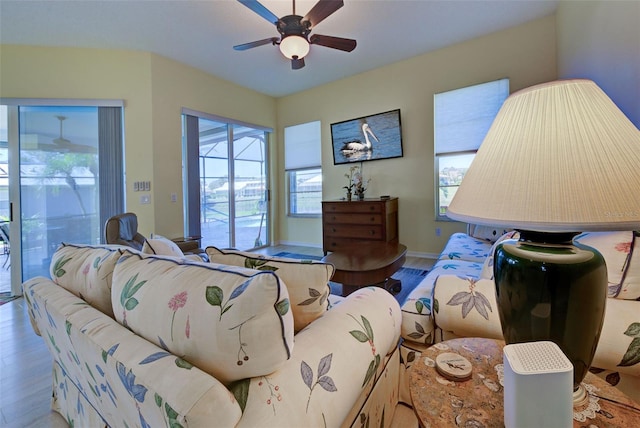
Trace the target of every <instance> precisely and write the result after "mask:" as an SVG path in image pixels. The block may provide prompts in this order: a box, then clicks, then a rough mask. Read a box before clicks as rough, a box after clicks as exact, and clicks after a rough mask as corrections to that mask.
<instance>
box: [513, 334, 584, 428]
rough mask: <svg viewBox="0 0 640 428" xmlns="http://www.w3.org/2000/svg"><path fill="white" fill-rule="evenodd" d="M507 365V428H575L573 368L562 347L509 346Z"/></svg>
mask: <svg viewBox="0 0 640 428" xmlns="http://www.w3.org/2000/svg"><path fill="white" fill-rule="evenodd" d="M503 361H504V363H503V364H504V365H503V374H504V378H503V386H504V425H505V427H506V428H516V427H518V428H538V427H565V428H570V427H571V426H572V425H573V423H572V422H573V400H572V399H571V391H572V385H573V366H572V364H571V361H569V359H568V358H567V357H566V356H565V355H564V354H563V353H562V351H561V350H560V348H559V347H558V345H556V344H555V343H553V342H550V341H548V340H547V341H541V342H528V343H514V344H511V345H506V346H505V347H504V348H503ZM585 398H586V396H585ZM540 409H544V411H543V412H541V411H540Z"/></svg>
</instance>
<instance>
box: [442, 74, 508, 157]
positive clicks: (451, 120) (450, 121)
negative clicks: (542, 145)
mask: <svg viewBox="0 0 640 428" xmlns="http://www.w3.org/2000/svg"><path fill="white" fill-rule="evenodd" d="M508 96H509V79H500V80H496V81H493V82H488V83H482V84H479V85H474V86H468V87H465V88H460V89H455V90H453V91H448V92H442V93H440V94H436V95H435V96H434V116H435V117H434V133H435V135H434V140H435V154H436V155H441V154H444V153H454V152H465V151H475V150H478V147H480V144H481V143H482V141H483V140H484V137H485V136H486V135H487V132H488V131H489V128H490V127H491V124H492V123H493V119H494V118H495V117H496V115H497V114H498V111H499V110H500V107H501V106H502V103H503V102H504V100H505V99H506V98H507V97H508Z"/></svg>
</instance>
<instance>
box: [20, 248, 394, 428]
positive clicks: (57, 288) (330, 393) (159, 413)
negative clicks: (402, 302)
mask: <svg viewBox="0 0 640 428" xmlns="http://www.w3.org/2000/svg"><path fill="white" fill-rule="evenodd" d="M272 262H273V263H280V264H281V265H282V264H286V263H294V261H287V260H282V259H281V260H273V261H272ZM270 263H271V262H270ZM292 266H293V265H292ZM292 266H290V269H300V270H301V271H303V272H307V274H306V275H303V276H304V277H305V278H306V279H307V282H304V281H303V283H302V284H293V283H291V284H288V283H286V282H285V281H284V280H283V279H282V278H281V277H280V276H278V275H277V271H276V272H274V271H273V270H259V269H249V268H245V267H241V266H232V265H230V264H217V263H206V262H196V261H192V260H188V259H184V258H179V257H170V256H161V255H149V254H144V253H141V252H137V251H135V250H131V249H126V248H125V247H118V246H96V247H92V246H79V245H72V244H67V245H65V244H63V245H62V246H61V247H60V248H59V249H58V250H57V251H56V252H55V254H54V256H53V258H52V261H51V266H50V275H51V278H45V277H37V278H33V279H30V280H28V281H26V282H25V283H24V284H23V289H24V296H25V299H26V301H27V303H28V306H29V313H30V316H31V321H32V325H33V328H34V329H35V331H36V332H37V333H38V334H40V335H41V336H42V337H43V339H44V341H45V343H46V345H47V346H48V348H49V351H50V353H51V355H52V357H53V398H52V408H53V409H54V410H55V411H57V412H58V413H60V414H61V415H62V416H63V417H64V418H65V420H66V421H67V422H68V423H69V425H71V426H74V425H75V426H92V427H94V426H96V427H97V426H105V425H107V426H129V427H133V426H141V427H160V426H172V427H180V426H185V427H186V426H196V427H210V426H229V427H233V426H238V427H243V426H247V427H257V426H260V427H287V426H292V427H300V426H332V427H337V426H358V427H360V426H377V427H388V426H391V425H392V424H393V418H394V413H395V414H398V413H401V412H396V410H395V409H396V405H397V403H398V396H399V385H400V384H399V376H400V374H399V372H400V362H399V350H398V342H399V338H400V323H401V320H400V317H401V312H400V307H399V305H398V303H397V301H396V300H395V299H394V298H393V296H391V295H390V294H389V293H388V292H386V291H385V290H383V289H381V288H375V287H369V288H365V289H361V290H359V291H357V292H355V293H353V294H351V295H350V296H349V297H347V298H345V299H343V300H341V301H340V304H337V305H335V306H332V307H330V308H329V309H327V308H326V306H325V305H328V303H327V299H328V297H329V296H328V295H329V290H330V289H329V286H328V284H327V282H328V280H329V278H330V277H331V274H332V273H333V267H332V266H331V265H326V264H323V263H320V262H319V263H311V262H305V263H297V264H296V265H295V267H292ZM254 267H257V268H259V267H260V266H254ZM312 270H315V273H309V272H311V271H312ZM322 271H324V276H322V275H321V272H322ZM312 277H316V278H320V279H319V280H320V281H322V282H323V284H322V285H321V286H319V285H314V286H313V287H311V288H312V289H313V291H311V290H310V288H309V286H308V285H309V284H310V282H311V280H310V278H312ZM296 287H302V289H303V291H302V292H300V290H297V291H293V289H294V288H296ZM305 293H306V298H305V299H303V302H304V303H305V304H304V305H300V302H299V301H297V300H294V299H292V297H291V296H292V295H294V294H297V295H299V296H303V295H305ZM296 306H298V308H297V309H296V310H294V308H295V307H296ZM300 306H304V308H302V309H303V310H302V311H300V309H301V308H300ZM314 307H315V308H316V309H317V308H321V310H319V311H318V310H316V309H310V308H314ZM314 311H315V312H314ZM312 312H314V313H312ZM297 316H298V317H299V318H300V317H301V318H300V319H298V320H296V317H297ZM399 407H401V406H399Z"/></svg>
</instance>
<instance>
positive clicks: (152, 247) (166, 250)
mask: <svg viewBox="0 0 640 428" xmlns="http://www.w3.org/2000/svg"><path fill="white" fill-rule="evenodd" d="M142 252H143V253H145V254H156V255H159V256H173V257H184V253H183V252H182V250H181V249H180V247H178V245H177V244H176V243H175V242H173V241H172V240H170V239H167V238H163V237H159V236H157V235H156V236H155V237H153V238H150V239H147V240H145V241H144V245H143V246H142Z"/></svg>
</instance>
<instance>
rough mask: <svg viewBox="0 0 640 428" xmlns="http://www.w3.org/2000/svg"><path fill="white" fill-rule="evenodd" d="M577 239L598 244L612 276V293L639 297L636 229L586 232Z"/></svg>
mask: <svg viewBox="0 0 640 428" xmlns="http://www.w3.org/2000/svg"><path fill="white" fill-rule="evenodd" d="M574 240H575V242H578V243H581V244H584V245H588V246H590V247H593V248H595V249H596V250H598V251H599V252H600V254H602V257H604V260H605V263H606V264H607V275H608V277H609V285H608V296H609V297H614V298H618V299H627V300H637V299H639V298H640V255H638V252H639V251H640V249H639V248H638V237H637V232H632V231H619V232H585V233H583V234H581V235H578V236H576V237H575V239H574Z"/></svg>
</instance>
